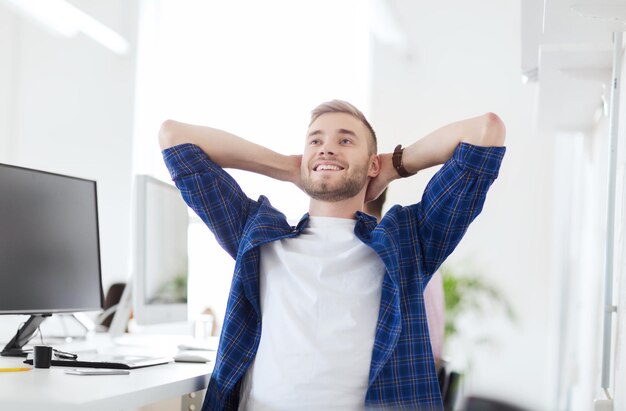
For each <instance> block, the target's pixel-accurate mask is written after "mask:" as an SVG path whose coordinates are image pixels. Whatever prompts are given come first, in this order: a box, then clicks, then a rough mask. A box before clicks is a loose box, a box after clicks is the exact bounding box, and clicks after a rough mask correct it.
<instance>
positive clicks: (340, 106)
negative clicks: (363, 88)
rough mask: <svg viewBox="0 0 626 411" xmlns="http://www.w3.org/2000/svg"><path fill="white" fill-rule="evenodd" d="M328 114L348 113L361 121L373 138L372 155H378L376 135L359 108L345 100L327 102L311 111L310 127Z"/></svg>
mask: <svg viewBox="0 0 626 411" xmlns="http://www.w3.org/2000/svg"><path fill="white" fill-rule="evenodd" d="M326 113H346V114H349V115H351V116H352V117H354V118H356V119H358V120H361V122H362V123H363V124H365V127H367V129H368V130H369V132H370V135H371V136H372V144H371V145H370V154H376V153H377V152H378V147H377V145H378V142H377V140H376V133H375V132H374V129H373V128H372V126H371V125H370V123H369V121H367V119H366V118H365V116H364V115H363V113H362V112H361V111H360V110H359V109H358V108H356V107H354V106H353V105H352V104H350V103H348V102H347V101H343V100H331V101H327V102H325V103H322V104H320V105H319V106H317V107H315V108H314V109H313V111H311V121H310V122H309V127H310V126H311V124H313V122H314V121H315V120H317V119H318V117H319V116H321V115H322V114H326Z"/></svg>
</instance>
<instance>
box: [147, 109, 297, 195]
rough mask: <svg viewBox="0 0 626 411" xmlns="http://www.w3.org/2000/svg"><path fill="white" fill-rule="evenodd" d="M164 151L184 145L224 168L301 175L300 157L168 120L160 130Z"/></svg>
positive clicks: (281, 175) (278, 175)
mask: <svg viewBox="0 0 626 411" xmlns="http://www.w3.org/2000/svg"><path fill="white" fill-rule="evenodd" d="M159 143H160V145H161V149H166V148H169V147H173V146H176V145H179V144H183V143H191V144H195V145H197V146H199V147H200V148H201V149H202V151H204V152H205V153H206V154H207V155H208V156H209V158H210V159H211V160H212V161H214V162H215V163H217V164H219V165H220V166H221V167H224V168H236V169H239V170H246V171H251V172H254V173H259V174H263V175H266V176H268V177H272V178H275V179H278V180H283V181H291V182H294V183H296V184H297V181H294V178H296V177H297V176H299V170H300V159H299V157H298V156H285V155H282V154H279V153H277V152H275V151H272V150H270V149H268V148H266V147H263V146H260V145H258V144H255V143H252V142H250V141H247V140H245V139H243V138H241V137H238V136H236V135H234V134H231V133H229V132H226V131H223V130H218V129H215V128H211V127H204V126H196V125H191V124H185V123H180V122H177V121H173V120H167V121H165V122H164V123H163V125H162V126H161V129H160V131H159Z"/></svg>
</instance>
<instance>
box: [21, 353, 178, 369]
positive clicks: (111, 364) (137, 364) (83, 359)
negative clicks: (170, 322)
mask: <svg viewBox="0 0 626 411" xmlns="http://www.w3.org/2000/svg"><path fill="white" fill-rule="evenodd" d="M172 361H173V359H172V358H167V357H146V356H140V355H109V354H86V355H81V356H80V357H79V358H78V359H76V360H61V359H56V360H52V361H51V363H50V364H51V365H53V366H58V367H75V368H80V367H86V368H112V369H119V370H133V369H136V368H143V367H151V366H153V365H160V364H167V363H170V362H172ZM24 363H25V364H30V365H33V359H32V358H28V359H27V360H26V361H24Z"/></svg>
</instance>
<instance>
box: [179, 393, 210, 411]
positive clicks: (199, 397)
mask: <svg viewBox="0 0 626 411" xmlns="http://www.w3.org/2000/svg"><path fill="white" fill-rule="evenodd" d="M205 394H206V390H200V391H196V392H191V393H189V394H186V395H183V396H182V398H181V403H180V410H181V411H200V410H201V409H202V402H203V401H204V395H205Z"/></svg>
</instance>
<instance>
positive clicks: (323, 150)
mask: <svg viewBox="0 0 626 411" xmlns="http://www.w3.org/2000/svg"><path fill="white" fill-rule="evenodd" d="M319 154H320V155H331V156H333V155H335V148H334V147H333V143H332V142H329V141H327V142H325V143H324V144H322V145H321V146H320V151H319Z"/></svg>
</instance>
